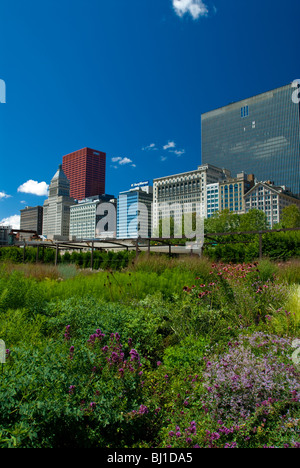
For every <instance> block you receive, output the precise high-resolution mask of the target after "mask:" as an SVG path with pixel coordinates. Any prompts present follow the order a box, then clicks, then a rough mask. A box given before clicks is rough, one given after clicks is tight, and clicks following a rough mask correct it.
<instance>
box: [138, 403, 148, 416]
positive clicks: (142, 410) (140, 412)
mask: <svg viewBox="0 0 300 468" xmlns="http://www.w3.org/2000/svg"><path fill="white" fill-rule="evenodd" d="M148 413H149V410H148V408H147V406H145V405H141V406H140V409H139V414H148Z"/></svg>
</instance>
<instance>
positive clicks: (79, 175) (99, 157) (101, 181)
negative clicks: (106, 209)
mask: <svg viewBox="0 0 300 468" xmlns="http://www.w3.org/2000/svg"><path fill="white" fill-rule="evenodd" d="M105 170H106V153H102V152H101V151H96V150H93V149H91V148H83V149H81V150H78V151H75V152H74V153H70V154H67V155H65V156H63V171H64V173H65V174H66V176H67V178H68V179H69V181H70V196H71V197H72V198H75V199H76V200H83V199H84V198H88V197H92V196H94V195H103V194H104V193H105Z"/></svg>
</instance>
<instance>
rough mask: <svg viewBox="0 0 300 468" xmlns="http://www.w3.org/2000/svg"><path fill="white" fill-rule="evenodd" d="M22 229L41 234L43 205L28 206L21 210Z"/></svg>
mask: <svg viewBox="0 0 300 468" xmlns="http://www.w3.org/2000/svg"><path fill="white" fill-rule="evenodd" d="M20 229H21V230H23V229H24V230H25V231H36V233H37V234H38V235H39V236H40V235H41V234H42V231H43V207H42V206H33V207H32V206H26V208H24V210H21V222H20Z"/></svg>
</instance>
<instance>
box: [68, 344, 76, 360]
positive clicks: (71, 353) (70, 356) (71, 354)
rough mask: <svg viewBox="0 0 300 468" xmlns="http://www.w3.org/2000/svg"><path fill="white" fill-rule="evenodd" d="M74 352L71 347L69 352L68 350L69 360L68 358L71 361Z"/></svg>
mask: <svg viewBox="0 0 300 468" xmlns="http://www.w3.org/2000/svg"><path fill="white" fill-rule="evenodd" d="M74 350H75V348H74V346H71V348H70V350H69V352H70V355H69V358H70V359H71V360H72V359H73V357H74Z"/></svg>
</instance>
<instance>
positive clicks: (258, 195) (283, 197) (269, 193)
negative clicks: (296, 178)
mask: <svg viewBox="0 0 300 468" xmlns="http://www.w3.org/2000/svg"><path fill="white" fill-rule="evenodd" d="M244 198H245V207H246V213H247V212H248V211H250V210H253V209H256V210H262V211H264V212H265V213H266V215H267V218H268V223H269V226H270V227H271V228H273V227H274V226H275V225H276V224H278V223H279V222H280V221H281V215H282V210H283V209H284V208H286V207H287V206H289V205H296V206H298V208H299V209H300V199H299V198H298V197H296V196H295V195H294V194H292V193H291V192H290V191H289V190H287V188H286V187H285V186H279V187H278V186H275V185H273V184H272V183H270V182H259V183H257V184H256V185H255V186H254V187H253V188H252V189H251V190H249V192H247V193H246V194H245V196H244Z"/></svg>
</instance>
